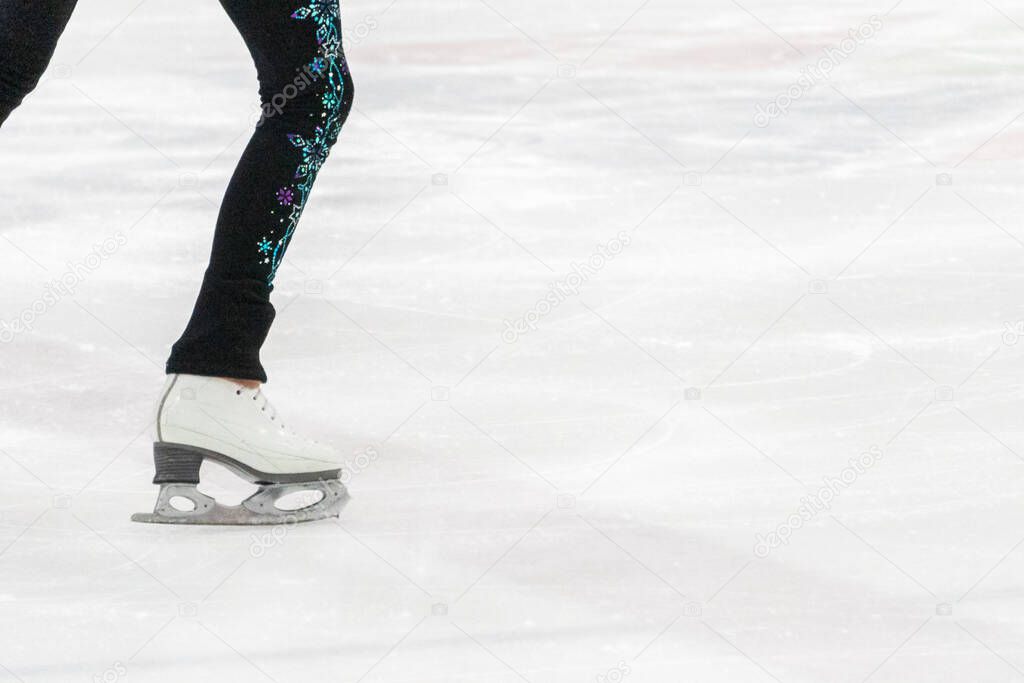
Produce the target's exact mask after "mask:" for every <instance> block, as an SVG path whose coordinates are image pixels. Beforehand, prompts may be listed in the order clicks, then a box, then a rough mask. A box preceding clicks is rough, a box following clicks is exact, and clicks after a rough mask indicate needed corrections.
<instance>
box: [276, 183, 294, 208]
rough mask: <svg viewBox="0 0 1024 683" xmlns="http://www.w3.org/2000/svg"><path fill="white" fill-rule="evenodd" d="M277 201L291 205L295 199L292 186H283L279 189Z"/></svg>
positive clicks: (282, 204) (283, 204) (284, 204)
mask: <svg viewBox="0 0 1024 683" xmlns="http://www.w3.org/2000/svg"><path fill="white" fill-rule="evenodd" d="M277 201H278V202H279V203H280V204H281V206H291V205H292V203H293V202H294V201H295V192H294V191H293V190H292V188H290V187H282V188H281V189H280V190H278V191H277Z"/></svg>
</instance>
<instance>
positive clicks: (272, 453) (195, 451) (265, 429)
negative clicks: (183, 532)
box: [133, 375, 348, 524]
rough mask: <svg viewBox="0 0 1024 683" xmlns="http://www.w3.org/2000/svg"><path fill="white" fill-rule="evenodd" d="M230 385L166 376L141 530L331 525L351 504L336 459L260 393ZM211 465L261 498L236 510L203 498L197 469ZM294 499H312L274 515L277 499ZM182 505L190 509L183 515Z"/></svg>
mask: <svg viewBox="0 0 1024 683" xmlns="http://www.w3.org/2000/svg"><path fill="white" fill-rule="evenodd" d="M252 384H254V386H252V387H249V386H246V385H243V384H240V383H239V382H237V381H235V380H229V379H222V378H219V377H199V376H196V375H170V376H168V378H167V383H166V385H165V386H164V390H163V391H162V392H161V394H160V401H159V403H158V407H157V439H156V443H155V444H154V459H155V464H156V477H155V478H154V480H153V483H154V484H160V486H161V490H160V496H159V498H158V500H157V505H156V509H155V511H154V512H153V514H148V513H147V514H142V515H136V516H135V517H133V519H136V520H137V521H145V522H166V523H184V524H275V523H282V522H287V521H310V520H314V519H324V518H326V517H336V516H338V513H339V512H340V510H341V508H342V506H344V504H345V502H346V501H347V500H348V492H347V491H346V489H345V486H344V484H342V482H341V469H340V465H339V464H338V461H339V458H338V457H337V455H336V454H335V452H334V451H333V450H332V449H331V448H328V447H327V446H324V445H322V444H318V443H316V442H315V441H311V440H309V439H304V438H302V437H300V436H299V435H297V434H296V433H295V432H294V431H292V430H291V429H287V428H285V426H284V425H283V424H282V421H281V418H280V416H279V415H278V414H277V411H276V410H274V407H273V406H272V405H271V404H270V402H269V401H268V400H267V397H266V396H265V395H264V394H263V391H262V390H261V389H260V383H259V382H254V383H252ZM204 461H212V462H215V463H218V464H220V465H223V466H224V467H227V468H228V469H229V470H231V471H233V472H234V473H235V474H237V475H239V476H241V477H243V478H245V479H246V480H248V481H249V482H250V483H253V484H256V485H257V486H259V491H258V492H257V493H255V494H253V495H252V496H251V497H249V498H248V499H246V500H245V501H243V503H242V504H241V505H240V506H236V507H226V506H222V505H219V504H217V502H216V501H215V500H214V499H212V498H210V497H209V496H206V495H205V494H202V493H200V492H199V491H198V489H197V488H196V486H197V484H199V481H200V479H199V475H200V466H201V465H202V464H203V462H204ZM295 492H309V493H313V494H316V495H317V497H316V500H314V501H311V502H310V503H308V504H306V505H305V506H304V507H299V508H294V507H288V508H278V507H277V506H276V502H277V501H278V499H281V498H283V497H286V496H289V495H290V494H292V493H295ZM177 498H184V499H187V500H188V501H191V503H192V508H191V509H185V510H180V509H177V508H175V507H174V506H173V500H174V499H177Z"/></svg>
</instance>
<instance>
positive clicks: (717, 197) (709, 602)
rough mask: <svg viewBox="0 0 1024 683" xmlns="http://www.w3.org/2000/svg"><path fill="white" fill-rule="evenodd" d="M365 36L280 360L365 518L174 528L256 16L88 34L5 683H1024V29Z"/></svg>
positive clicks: (19, 173)
mask: <svg viewBox="0 0 1024 683" xmlns="http://www.w3.org/2000/svg"><path fill="white" fill-rule="evenodd" d="M267 4H268V5H271V4H274V3H267ZM281 4H282V5H289V6H291V5H294V4H298V3H297V2H296V3H281ZM893 5H895V6H893ZM344 11H345V21H346V36H347V39H348V52H349V57H350V60H351V63H352V70H353V72H354V74H355V78H356V82H357V102H356V109H355V111H354V112H353V114H352V118H351V120H350V123H349V124H348V127H347V128H346V130H345V132H344V136H343V144H342V145H340V146H339V147H338V148H337V149H336V151H335V156H334V157H333V158H332V160H331V162H330V163H329V165H328V167H327V169H326V170H325V171H324V173H323V175H322V177H321V180H320V183H319V186H318V189H317V192H316V195H315V197H314V199H313V201H312V203H311V205H310V207H309V210H308V212H307V214H306V217H305V220H304V223H303V224H302V226H301V228H300V231H299V234H298V238H297V240H296V242H295V243H294V245H293V248H292V250H291V252H290V255H289V258H288V261H287V264H286V265H285V266H284V267H283V268H282V270H281V273H280V277H279V280H278V289H277V292H276V294H275V302H276V304H277V307H278V310H279V317H278V322H277V326H276V327H275V329H274V331H273V334H272V337H271V339H270V341H269V343H268V345H267V347H266V349H265V362H266V364H267V366H268V368H269V370H270V372H271V375H272V381H271V384H270V386H269V389H268V391H269V394H270V396H271V397H272V399H273V400H274V402H275V403H276V404H277V405H278V406H279V407H280V408H281V410H282V411H283V412H284V413H285V414H287V415H291V416H293V420H294V421H295V422H296V423H297V425H298V426H300V427H302V428H303V430H304V431H307V432H309V433H310V434H311V435H313V436H315V437H317V438H319V439H321V440H327V441H331V442H333V443H335V444H337V445H338V446H339V448H340V449H341V450H342V451H343V452H344V453H345V454H346V457H347V458H348V468H349V470H350V471H351V490H352V492H353V496H354V498H353V502H352V503H351V505H350V506H349V507H348V509H347V510H346V511H345V513H344V515H343V517H342V518H341V520H340V521H339V522H338V523H332V522H324V523H317V524H312V525H305V526H300V527H288V528H280V529H264V530H259V531H255V532H254V531H252V530H247V529H232V528H215V529H210V528H190V527H172V528H167V527H156V526H144V525H137V524H132V523H131V522H130V521H129V516H130V515H131V513H133V512H137V511H142V510H148V509H151V507H152V504H153V501H154V500H155V496H156V489H155V487H153V486H152V485H150V483H149V481H150V477H151V476H152V465H151V461H150V442H151V437H150V436H149V427H150V421H151V417H152V416H151V409H152V403H153V400H154V398H155V394H156V391H157V389H158V387H159V385H160V383H161V381H162V376H161V375H162V366H163V361H164V359H165V357H166V355H167V352H168V349H169V347H170V344H171V343H172V342H173V341H174V340H175V339H176V337H177V335H178V333H179V332H180V330H181V328H182V326H183V324H184V322H185V320H186V318H187V316H188V313H189V311H190V310H191V306H192V301H193V297H194V295H195V293H196V289H197V285H198V281H199V278H200V276H201V274H202V272H203V268H204V262H205V258H206V256H207V252H208V249H209V245H210V239H211V231H212V225H213V223H214V220H215V217H216V211H217V204H218V202H219V199H220V197H221V194H222V192H223V190H224V187H225V185H226V183H227V179H228V177H229V175H230V173H231V170H232V167H233V164H234V161H235V159H236V158H237V157H238V155H239V154H240V152H241V149H242V147H243V145H244V143H245V140H246V138H247V135H248V131H249V129H250V127H251V124H252V121H251V119H252V115H253V113H254V112H255V109H256V106H255V80H254V79H255V74H254V70H253V68H252V66H251V65H250V62H249V59H248V56H247V54H246V53H245V51H244V47H243V45H242V43H241V41H240V39H239V38H238V37H237V35H236V34H235V33H234V31H233V29H232V27H231V25H230V24H229V22H228V21H227V19H226V18H225V16H224V15H223V13H222V11H221V9H220V7H219V6H218V3H216V2H214V1H213V0H143V2H141V3H140V2H139V1H138V0H83V2H82V3H81V7H80V8H79V10H78V12H77V14H76V16H75V17H74V19H73V21H72V23H71V26H70V28H69V30H68V33H67V35H66V36H65V40H64V41H63V42H62V44H61V46H60V49H59V51H58V53H57V56H56V57H55V60H54V64H53V66H52V68H51V70H50V71H49V72H48V74H47V76H46V79H45V82H44V83H43V84H42V85H41V86H40V88H39V90H38V91H37V92H36V93H35V94H34V95H32V96H31V98H30V99H29V101H28V102H27V103H26V104H25V106H24V107H23V108H22V109H21V110H19V111H18V112H16V113H15V115H14V116H13V117H12V119H11V120H10V121H9V123H8V124H7V125H6V126H5V127H4V129H3V131H2V134H0V159H2V164H0V199H2V206H0V217H2V219H0V220H2V221H3V223H2V224H0V258H2V269H0V320H2V321H3V324H6V325H9V324H10V323H11V321H13V320H14V319H17V318H19V317H22V316H25V317H26V319H28V320H30V321H31V329H30V330H24V331H18V332H17V333H12V332H11V328H9V327H0V330H4V332H2V333H0V334H2V337H3V338H2V341H3V342H4V343H2V344H0V391H2V397H0V683H6V682H7V681H24V682H26V683H29V682H32V683H35V682H43V681H58V682H61V683H65V682H68V681H91V680H105V681H121V680H124V681H127V682H132V681H145V682H147V683H148V682H154V683H155V682H163V681H188V682H189V683H192V682H198V681H236V680H252V681H262V680H267V681H277V682H278V683H299V682H302V681H328V680H329V681H348V682H353V683H354V682H356V681H365V682H367V683H371V682H384V681H388V682H399V681H416V682H417V683H424V682H429V681H436V682H445V683H450V682H451V681H472V682H474V683H478V682H481V681H486V682H492V681H493V682H495V683H499V682H506V681H508V682H512V681H523V680H525V681H529V682H531V683H571V682H574V681H579V682H581V683H582V682H585V681H610V682H616V683H617V682H618V681H620V680H625V681H636V682H637V683H640V682H659V683H660V682H662V681H665V682H667V681H722V682H725V681H728V682H729V683H743V682H746V681H752V682H754V681H770V680H777V681H782V682H784V683H801V682H805V681H806V682H812V681H813V682H819V681H828V682H830V683H831V682H837V683H846V682H856V683H860V682H861V681H864V680H870V681H873V682H876V683H883V682H887V681H888V682H905V681H972V682H976V681H985V682H987V681H993V682H994V681H1000V682H1006V681H1018V680H1020V679H1021V678H1022V677H1024V586H1022V576H1024V543H1022V541H1024V539H1022V536H1024V463H1022V459H1024V427H1022V423H1021V414H1022V409H1024V395H1022V390H1021V381H1020V378H1021V371H1022V369H1024V355H1022V353H1024V343H1016V342H1017V340H1018V339H1020V338H1021V337H1024V301H1022V296H1021V293H1022V290H1024V245H1022V240H1024V220H1022V218H1021V214H1022V209H1024V198H1022V194H1021V192H1020V191H1019V188H1020V185H1021V182H1022V181H1024V168H1022V166H1024V164H1022V156H1024V155H1022V152H1024V123H1022V122H1021V120H1020V117H1021V111H1022V110H1024V76H1022V69H1024V28H1022V26H1024V3H1021V2H1020V0H993V1H992V2H966V1H964V0H957V1H955V2H954V1H953V0H939V1H933V2H925V1H924V0H903V1H902V2H899V3H896V1H895V0H886V1H885V2H874V1H871V0H869V1H868V2H852V1H850V0H845V1H843V2H838V3H835V2H833V3H824V2H817V3H812V2H807V1H800V2H784V1H783V0H742V1H741V2H728V1H726V0H716V1H715V2H711V1H710V0H687V1H686V2H681V1H679V0H649V1H648V2H642V1H641V0H635V1H632V2H625V3H621V2H612V0H567V1H565V2H544V1H541V0H525V1H524V0H430V1H429V2H428V1H426V0H352V1H351V2H347V3H345V7H344ZM872 15H876V16H877V17H878V22H879V23H878V25H879V27H878V28H876V29H875V30H874V35H873V36H872V37H871V38H870V39H866V40H864V41H863V43H856V44H855V47H854V48H853V49H852V50H850V51H848V52H843V53H842V55H840V56H838V57H837V56H836V55H837V53H836V52H835V50H836V49H841V48H840V46H841V45H842V44H843V40H844V38H847V37H848V32H849V31H850V30H851V29H854V30H856V29H858V28H859V27H862V26H863V25H865V24H868V25H870V22H871V17H872ZM847 47H849V44H847ZM827 48H832V52H830V53H826V49H827ZM826 54H831V55H832V59H834V60H835V61H836V64H837V66H835V68H834V69H833V71H832V74H831V77H830V78H828V79H817V80H814V81H812V82H810V83H809V84H808V83H806V82H805V86H799V85H798V86H797V87H798V88H801V87H802V88H803V89H802V90H800V91H799V92H798V94H799V95H800V96H799V97H797V98H796V99H794V100H793V101H792V102H790V104H789V107H788V109H787V112H786V113H785V114H784V115H781V116H779V117H777V118H775V119H774V120H771V121H769V122H767V123H768V125H767V126H763V125H761V126H759V125H757V124H758V122H757V121H755V114H756V112H757V111H758V110H757V107H758V105H767V104H768V103H770V102H772V101H773V100H775V99H776V98H777V97H778V96H779V95H780V94H783V93H785V92H786V91H787V90H788V89H789V88H790V86H791V85H793V84H798V83H799V79H800V78H801V70H802V69H804V68H805V67H806V66H808V65H812V64H816V63H818V62H819V60H821V59H823V58H825V55H826ZM759 123H762V124H764V123H766V122H765V121H764V120H760V121H759ZM620 232H623V233H625V234H626V236H627V237H628V240H629V244H628V246H625V248H624V249H622V250H621V252H620V253H619V254H618V255H616V256H614V257H613V258H610V259H605V262H604V263H603V264H601V265H600V267H597V268H594V269H592V270H590V271H587V272H586V275H585V282H583V283H582V284H580V286H579V287H578V288H577V292H575V293H571V294H569V295H567V296H564V297H556V299H557V301H558V305H556V306H550V307H549V306H547V305H539V304H540V302H542V301H545V297H546V295H547V294H548V293H549V292H550V291H551V286H552V285H553V283H558V282H564V281H566V280H567V279H568V280H575V278H576V277H578V276H577V275H573V273H575V272H576V271H575V270H574V269H575V268H576V267H577V266H579V265H580V264H584V263H585V262H586V261H587V259H588V258H590V256H591V255H592V254H594V253H600V252H599V251H598V247H599V245H608V244H609V243H611V242H612V240H614V239H616V236H617V235H618V234H619V233H620ZM118 234H121V235H123V236H124V238H125V240H124V241H125V242H126V243H125V244H124V245H123V246H119V247H118V248H117V249H116V250H115V252H114V253H113V254H111V255H109V257H107V258H104V259H101V260H100V261H99V262H97V261H96V258H95V257H90V254H91V253H92V252H93V250H94V248H95V246H96V245H100V244H102V243H103V241H104V240H105V239H107V238H111V237H114V238H115V239H116V236H117V235H118ZM613 246H614V245H613ZM90 259H91V261H92V265H93V266H95V267H92V268H90V267H86V268H84V269H83V268H82V267H80V266H79V265H78V264H84V263H86V261H88V260H90ZM69 269H71V270H72V272H75V273H77V275H74V276H68V277H71V278H72V279H73V280H76V284H75V289H74V294H73V295H68V296H62V297H60V298H59V299H58V300H56V301H54V300H44V297H45V292H46V291H47V283H48V282H50V281H52V280H54V279H60V278H62V277H65V276H67V273H68V272H69ZM577 284H579V283H578V282H577ZM36 302H39V303H36ZM33 305H35V306H36V311H35V313H31V312H29V313H26V311H32V307H33ZM531 311H540V312H541V313H542V314H541V315H538V316H537V317H536V319H535V325H534V328H535V329H528V330H527V331H526V333H525V334H522V335H519V337H518V338H516V339H512V338H511V335H509V334H505V335H504V338H503V332H504V331H505V330H506V325H505V321H513V320H516V319H518V318H520V317H522V316H526V315H527V314H528V313H530V312H531ZM862 454H866V455H865V456H864V458H863V461H864V462H867V463H868V465H867V466H864V465H861V466H860V469H859V471H858V470H853V469H847V470H846V472H844V468H849V467H850V466H849V461H850V459H851V458H854V459H856V458H858V457H859V456H861V455H862ZM208 474H209V475H210V476H209V484H208V486H209V487H211V489H212V490H214V491H217V492H220V493H221V494H222V495H223V496H231V495H234V496H235V497H236V498H237V497H238V496H239V495H240V494H242V493H244V492H243V491H242V490H241V488H240V487H239V486H238V484H237V482H236V481H235V480H234V479H233V478H232V477H231V476H230V475H227V474H226V473H223V472H217V471H211V472H208ZM844 475H845V476H847V479H848V481H842V480H841V477H843V476H844ZM851 475H852V476H851ZM826 480H828V481H829V482H831V483H830V484H826V483H825V481H826ZM837 480H839V481H838V483H837ZM829 487H830V488H829ZM826 492H827V493H826ZM836 492H838V495H835V494H836ZM827 495H832V496H833V498H834V499H833V500H832V501H831V503H830V506H829V508H828V509H820V510H818V509H816V510H813V511H811V512H809V513H807V514H805V515H804V516H805V517H806V518H807V519H804V518H800V519H799V520H797V519H792V520H790V517H791V516H792V515H794V514H796V515H799V514H800V513H799V509H800V507H801V505H809V503H803V502H802V501H805V500H809V499H815V500H817V499H820V498H821V497H822V496H827ZM805 509H809V508H805ZM780 527H782V528H784V529H788V530H789V531H790V532H791V533H790V534H789V536H788V538H787V542H786V543H785V544H782V545H780V546H779V547H777V548H770V549H767V551H766V548H765V547H764V546H762V547H761V548H760V550H761V552H760V553H759V552H758V548H757V547H756V544H757V540H756V539H757V538H758V534H769V533H770V532H772V531H773V530H775V529H777V528H780Z"/></svg>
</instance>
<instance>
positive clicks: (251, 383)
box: [221, 377, 263, 390]
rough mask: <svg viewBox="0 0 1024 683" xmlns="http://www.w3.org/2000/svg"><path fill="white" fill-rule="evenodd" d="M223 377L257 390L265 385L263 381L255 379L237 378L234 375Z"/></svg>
mask: <svg viewBox="0 0 1024 683" xmlns="http://www.w3.org/2000/svg"><path fill="white" fill-rule="evenodd" d="M221 379H226V380H227V381H229V382H234V383H235V384H238V385H240V386H242V387H245V388H246V389H253V390H255V389H259V388H260V387H261V386H263V383H262V382H260V381H259V380H255V379H236V378H234V377H221Z"/></svg>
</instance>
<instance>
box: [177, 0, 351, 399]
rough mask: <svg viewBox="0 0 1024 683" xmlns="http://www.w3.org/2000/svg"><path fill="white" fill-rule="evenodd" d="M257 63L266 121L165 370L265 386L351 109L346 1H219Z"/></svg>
mask: <svg viewBox="0 0 1024 683" xmlns="http://www.w3.org/2000/svg"><path fill="white" fill-rule="evenodd" d="M221 4H222V5H223V6H224V8H225V9H226V10H227V12H228V15H229V16H230V17H231V20H232V21H233V22H234V24H235V26H237V27H238V30H239V31H240V32H241V34H242V37H243V39H244V40H245V43H246V45H247V46H248V48H249V51H250V52H251V53H252V57H253V59H254V61H255V63H256V69H257V74H258V76H259V83H260V97H261V100H262V102H263V118H262V120H261V121H260V123H259V125H258V126H257V128H256V131H255V133H254V134H253V136H252V139H251V140H250V142H249V145H248V147H247V148H246V150H245V152H244V154H243V155H242V159H241V161H240V162H239V164H238V168H237V169H236V170H235V173H234V176H233V177H232V179H231V183H230V184H229V186H228V189H227V193H226V195H225V197H224V202H223V204H222V206H221V211H220V216H219V218H218V221H217V230H216V233H215V236H214V240H213V253H212V255H211V258H210V265H209V268H208V269H207V271H206V275H205V277H204V280H203V285H202V289H201V291H200V293H199V298H198V301H197V303H196V307H195V310H194V312H193V314H192V318H191V320H190V322H189V324H188V327H187V329H186V330H185V333H184V335H183V336H182V338H181V339H180V340H179V341H178V342H177V343H176V344H175V345H174V349H173V350H172V353H171V357H170V360H169V361H168V364H167V372H168V373H169V374H170V373H183V374H191V375H206V376H216V377H228V378H232V379H236V380H254V381H257V382H265V381H266V373H265V372H264V369H263V366H262V365H261V363H260V358H259V352H260V347H261V346H262V344H263V342H264V340H265V338H266V336H267V333H268V332H269V330H270V326H271V323H272V322H273V320H274V308H273V306H272V305H271V303H270V292H271V290H272V289H273V281H274V275H275V273H276V272H277V269H278V267H279V266H280V265H281V261H282V259H283V258H284V254H285V250H286V249H287V247H288V244H289V243H290V241H291V239H292V236H293V234H294V232H295V229H296V227H297V225H298V222H299V218H300V217H301V216H302V213H303V210H304V209H305V208H306V205H307V202H308V201H309V198H310V193H311V192H312V190H313V183H314V181H315V179H316V176H317V173H318V172H319V170H320V168H321V167H322V166H323V164H324V162H325V161H326V160H327V156H328V153H329V152H330V150H331V148H332V147H333V146H334V144H335V142H337V139H338V134H339V133H340V132H341V128H342V125H343V124H344V123H345V120H346V118H347V116H348V113H349V109H350V108H351V106H352V94H353V87H352V79H351V77H350V75H349V70H348V64H347V63H346V61H345V53H344V51H343V50H342V43H341V22H340V17H339V7H338V0H221Z"/></svg>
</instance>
